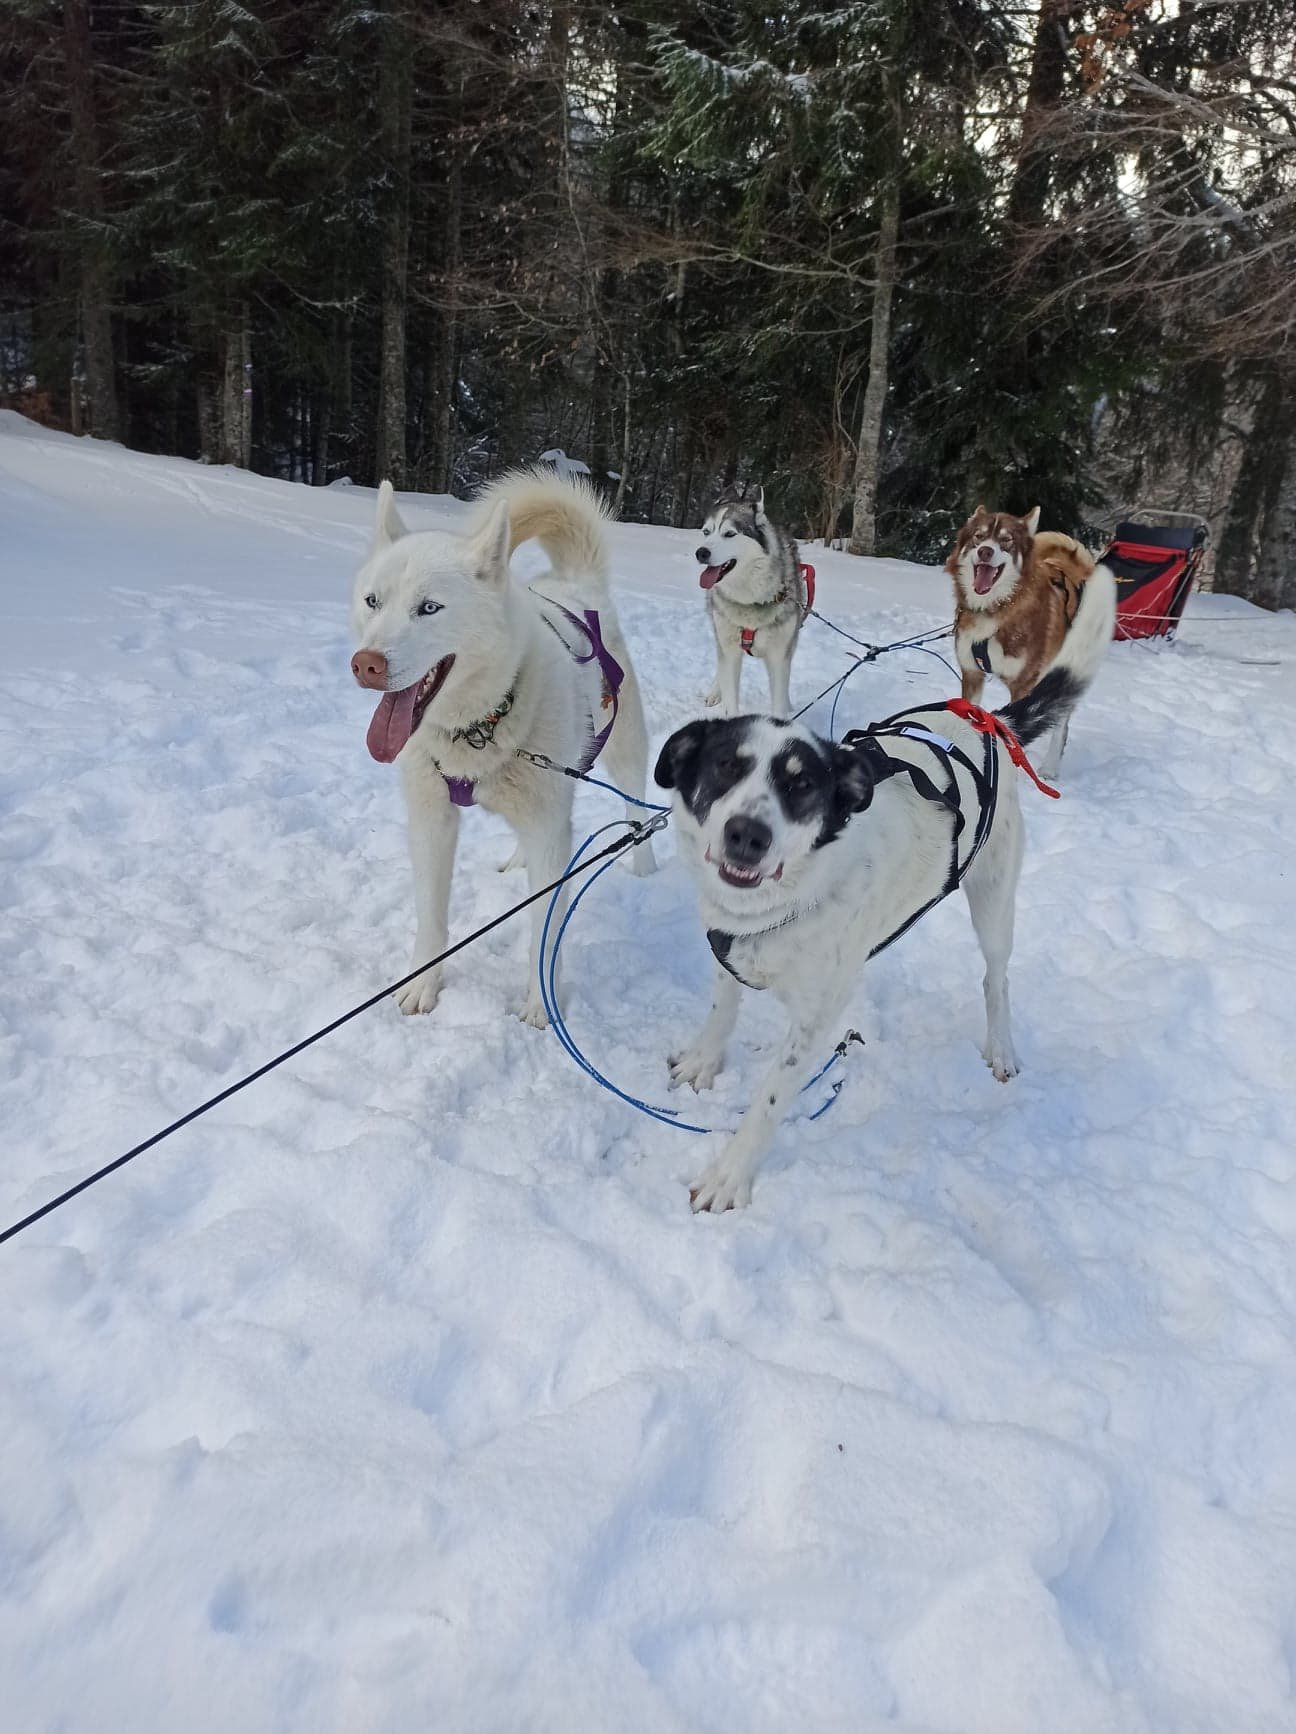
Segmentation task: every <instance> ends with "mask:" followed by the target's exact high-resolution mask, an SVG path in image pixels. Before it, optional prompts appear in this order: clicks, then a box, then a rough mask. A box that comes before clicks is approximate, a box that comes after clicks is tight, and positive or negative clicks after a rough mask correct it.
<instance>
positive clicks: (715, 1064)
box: [666, 1048, 724, 1090]
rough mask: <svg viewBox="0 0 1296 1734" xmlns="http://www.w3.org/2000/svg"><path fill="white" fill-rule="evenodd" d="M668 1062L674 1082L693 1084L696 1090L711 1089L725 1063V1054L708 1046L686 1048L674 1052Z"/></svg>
mask: <svg viewBox="0 0 1296 1734" xmlns="http://www.w3.org/2000/svg"><path fill="white" fill-rule="evenodd" d="M666 1063H667V1065H668V1066H669V1067H670V1075H671V1083H672V1084H691V1085H692V1086H693V1088H694V1089H695V1090H709V1089H710V1088H711V1086H712V1084H714V1083H715V1081H716V1078H717V1077H718V1076H719V1073H720V1068H721V1067H722V1066H723V1065H724V1055H723V1054H722V1053H721V1054H717V1053H712V1052H709V1051H708V1050H707V1049H706V1048H685V1050H684V1052H683V1053H682V1054H672V1055H671V1057H670V1059H669V1060H668V1061H667V1062H666Z"/></svg>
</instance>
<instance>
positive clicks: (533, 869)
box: [351, 469, 654, 1029]
mask: <svg viewBox="0 0 1296 1734" xmlns="http://www.w3.org/2000/svg"><path fill="white" fill-rule="evenodd" d="M607 523H608V513H607V511H606V508H605V507H604V505H603V503H602V501H601V500H600V499H599V497H598V496H597V494H595V492H594V491H593V489H591V488H589V487H587V486H584V485H582V484H581V483H579V482H576V481H568V480H560V479H559V478H558V477H557V476H555V475H554V474H552V473H551V472H548V471H545V470H540V469H536V470H525V471H519V472H516V473H514V474H512V475H508V476H505V477H503V478H502V479H501V480H500V481H498V482H496V483H494V484H493V486H491V487H490V488H488V489H487V490H486V492H485V493H484V494H483V495H482V496H481V499H480V500H479V502H478V505H477V510H476V512H475V513H474V515H473V520H472V523H471V525H470V528H469V532H468V534H467V535H464V536H455V535H449V534H445V533H443V532H441V531H434V530H422V531H414V532H411V531H408V530H407V529H406V528H405V526H404V524H403V523H402V522H401V519H400V516H399V514H398V513H397V510H396V505H395V501H394V499H393V497H392V488H391V484H390V482H384V483H383V485H382V487H381V488H380V489H379V490H378V515H377V522H376V524H375V527H374V540H373V547H372V549H371V551H370V553H369V557H368V559H367V560H366V561H365V563H364V565H363V566H361V568H360V570H359V572H358V573H357V574H356V580H355V592H354V597H353V601H352V623H353V626H354V628H355V637H356V642H357V645H358V647H359V648H358V649H357V650H356V653H355V655H354V656H353V657H352V659H351V671H352V673H353V674H354V676H355V678H356V680H357V681H358V682H359V684H360V685H361V686H364V687H370V688H372V689H373V690H374V691H376V692H381V693H382V694H383V697H382V699H381V701H380V703H379V705H378V708H377V710H376V711H375V712H374V717H373V721H372V722H371V723H370V725H369V733H368V745H369V751H370V753H371V754H372V755H373V757H374V758H376V759H378V760H380V761H381V762H382V763H384V764H387V763H390V762H391V761H392V760H394V759H395V760H398V761H399V765H400V771H401V780H402V783H403V784H404V791H405V804H406V808H407V810H408V814H409V839H410V855H411V857H412V859H413V863H414V904H415V911H416V914H417V919H418V932H417V936H416V938H415V941H414V963H413V965H412V966H411V967H416V966H417V965H418V964H420V963H426V962H427V960H428V959H429V958H431V957H434V956H436V954H437V953H438V952H439V951H442V950H444V949H445V944H446V921H447V912H448V907H449V901H450V879H451V874H452V872H453V869H454V856H455V844H456V841H457V839H458V835H459V813H460V808H461V807H463V806H471V805H472V804H474V802H475V803H476V804H478V805H480V806H482V807H485V808H486V810H487V811H488V812H492V813H499V814H500V815H501V817H502V818H504V819H505V820H507V822H508V824H509V825H510V826H511V827H512V829H513V831H514V833H515V835H516V837H517V840H518V846H519V850H520V852H521V854H522V856H523V858H524V860H525V864H526V869H527V877H528V880H529V883H530V888H531V890H532V891H536V890H539V889H540V888H541V887H542V886H544V885H547V884H548V883H549V882H550V881H551V880H554V879H557V878H558V877H559V875H560V874H561V873H562V871H563V868H564V867H565V866H566V865H567V862H568V859H569V858H570V856H571V848H572V843H571V810H572V792H573V789H572V782H571V780H570V779H569V778H567V777H565V776H560V775H559V774H558V773H557V772H556V771H551V770H544V769H542V768H541V767H540V766H538V765H535V764H531V763H529V762H528V761H527V760H526V759H524V758H522V757H519V753H521V752H531V753H540V754H544V755H546V756H547V757H548V758H550V759H552V760H553V761H554V762H555V763H557V764H561V765H569V766H574V767H576V768H579V769H584V768H586V767H587V765H588V763H589V760H590V755H591V753H592V752H593V751H594V750H596V749H597V747H598V745H599V744H600V739H599V737H600V736H602V737H604V738H605V739H606V753H605V757H604V760H603V763H604V764H605V765H606V769H607V774H608V776H609V777H610V779H611V780H612V781H613V782H614V783H617V784H618V785H619V786H620V787H621V788H623V789H625V790H626V791H627V792H628V793H629V794H632V795H638V796H642V794H643V792H644V780H645V776H646V772H647V763H648V740H647V735H646V733H645V729H644V718H643V707H642V705H641V703H640V698H639V688H638V685H637V683H636V681H635V676H634V670H633V668H632V667H631V665H630V658H629V656H628V654H627V652H626V647H625V641H624V639H623V638H622V636H621V630H620V627H619V625H618V623H617V618H616V614H615V612H614V610H613V607H612V602H611V598H610V595H609V592H608V548H607V532H606V526H607ZM532 537H534V538H535V539H536V540H537V541H539V542H540V544H541V546H542V547H543V548H544V550H545V552H546V554H548V556H549V559H550V561H551V563H552V570H551V571H550V572H549V573H547V574H546V575H545V577H544V578H541V579H537V580H536V588H535V589H525V588H523V587H522V586H520V585H518V584H516V583H515V582H514V581H513V579H512V577H511V576H510V573H509V556H510V555H511V554H512V552H513V550H514V549H515V548H516V547H518V546H519V545H520V544H521V543H523V542H526V541H528V540H530V539H531V538H532ZM542 592H543V593H544V594H541V593H542ZM590 610H595V611H597V625H596V627H595V636H591V627H590V625H586V624H584V622H586V621H588V620H589V614H588V611H590ZM600 635H601V641H602V642H601V644H598V643H596V641H595V639H596V637H597V636H600ZM608 653H610V655H609V654H608ZM617 665H619V670H618V668H617ZM615 672H620V673H621V675H622V678H621V680H620V684H619V690H616V691H615V699H613V698H612V697H610V689H613V688H615V687H616V681H615V678H614V674H615ZM614 718H615V721H613V719H614ZM609 725H611V733H610V736H609V735H607V732H606V731H607V730H608V727H609ZM626 813H627V817H629V818H631V819H634V818H636V817H637V815H636V814H635V812H634V809H633V808H632V807H631V806H630V804H629V803H627V806H626ZM631 866H632V868H633V869H634V871H635V872H636V873H639V874H643V873H651V872H652V869H653V866H654V861H653V856H652V845H651V843H649V842H644V843H642V844H640V845H638V847H636V848H635V849H634V850H632V851H631ZM544 910H545V904H544V901H543V900H541V901H540V902H537V903H536V904H535V905H534V906H533V908H532V916H531V962H530V979H529V983H528V987H527V993H526V998H525V1001H524V1003H523V1006H522V1014H521V1015H522V1017H523V1019H524V1020H525V1021H526V1022H527V1023H529V1024H534V1025H535V1026H536V1028H538V1029H543V1027H544V1025H545V1021H546V1020H545V1014H544V1007H543V1004H542V1001H541V998H540V989H539V984H538V978H537V977H538V965H539V958H540V937H541V931H542V928H543V925H544ZM440 991H441V970H440V969H439V968H438V969H433V970H428V971H427V973H426V974H424V975H421V976H419V978H418V979H417V980H416V981H412V982H410V983H409V984H408V986H406V987H403V988H401V989H400V990H399V992H398V993H397V994H396V1001H397V1004H398V1005H399V1006H400V1008H401V1010H402V1011H404V1012H428V1011H431V1010H432V1008H433V1007H434V1006H435V1005H436V1002H437V996H438V995H439V993H440Z"/></svg>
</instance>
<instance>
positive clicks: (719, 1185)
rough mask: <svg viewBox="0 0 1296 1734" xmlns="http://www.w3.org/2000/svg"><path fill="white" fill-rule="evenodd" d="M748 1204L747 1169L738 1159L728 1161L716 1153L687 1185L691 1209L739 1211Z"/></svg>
mask: <svg viewBox="0 0 1296 1734" xmlns="http://www.w3.org/2000/svg"><path fill="white" fill-rule="evenodd" d="M750 1203H751V1169H750V1168H748V1167H747V1166H746V1165H745V1164H743V1163H741V1162H731V1161H728V1160H727V1159H726V1157H724V1156H720V1157H718V1158H717V1159H716V1161H714V1162H713V1163H712V1164H711V1166H710V1167H709V1168H708V1169H707V1171H706V1173H705V1174H703V1175H702V1176H701V1178H700V1179H699V1180H698V1181H697V1183H696V1184H695V1185H693V1186H690V1187H689V1204H690V1205H691V1206H692V1208H693V1210H694V1212H695V1213H696V1212H697V1211H700V1210H707V1211H710V1212H711V1213H712V1214H713V1215H718V1214H719V1213H720V1211H722V1210H743V1209H745V1208H746V1206H747V1205H749V1204H750Z"/></svg>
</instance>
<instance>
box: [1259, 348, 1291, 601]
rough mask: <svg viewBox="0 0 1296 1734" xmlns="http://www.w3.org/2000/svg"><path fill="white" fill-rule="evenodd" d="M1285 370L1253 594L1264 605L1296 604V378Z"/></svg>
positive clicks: (1272, 429)
mask: <svg viewBox="0 0 1296 1734" xmlns="http://www.w3.org/2000/svg"><path fill="white" fill-rule="evenodd" d="M1284 371H1285V373H1286V379H1285V381H1284V382H1283V383H1282V384H1281V385H1280V386H1279V388H1278V389H1279V393H1280V401H1279V408H1278V414H1277V416H1276V418H1275V419H1274V421H1273V422H1271V423H1270V425H1269V427H1268V429H1267V434H1266V447H1265V450H1266V456H1267V460H1268V461H1267V462H1266V464H1265V472H1266V479H1267V485H1266V488H1265V494H1264V504H1263V508H1262V513H1261V518H1260V535H1259V549H1258V552H1257V555H1256V595H1255V600H1256V601H1257V602H1258V603H1259V604H1260V606H1261V607H1262V608H1291V607H1296V378H1293V376H1292V373H1291V371H1290V370H1289V369H1288V370H1284ZM1274 372H1275V373H1277V372H1278V370H1277V369H1275V370H1274Z"/></svg>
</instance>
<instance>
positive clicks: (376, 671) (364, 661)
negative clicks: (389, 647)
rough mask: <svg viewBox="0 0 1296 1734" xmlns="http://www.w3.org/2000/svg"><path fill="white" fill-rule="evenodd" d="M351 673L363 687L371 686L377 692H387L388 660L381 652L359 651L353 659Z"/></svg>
mask: <svg viewBox="0 0 1296 1734" xmlns="http://www.w3.org/2000/svg"><path fill="white" fill-rule="evenodd" d="M351 672H352V674H353V675H355V677H356V679H357V680H358V681H359V683H360V685H361V686H371V687H373V689H374V691H375V692H385V691H386V690H387V658H386V657H385V656H384V655H383V653H382V651H381V650H357V651H356V653H355V655H354V656H353V657H352V658H351Z"/></svg>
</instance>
